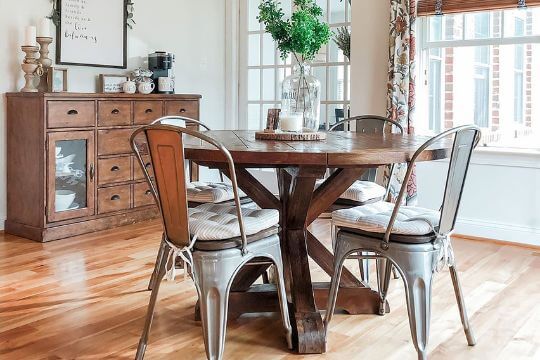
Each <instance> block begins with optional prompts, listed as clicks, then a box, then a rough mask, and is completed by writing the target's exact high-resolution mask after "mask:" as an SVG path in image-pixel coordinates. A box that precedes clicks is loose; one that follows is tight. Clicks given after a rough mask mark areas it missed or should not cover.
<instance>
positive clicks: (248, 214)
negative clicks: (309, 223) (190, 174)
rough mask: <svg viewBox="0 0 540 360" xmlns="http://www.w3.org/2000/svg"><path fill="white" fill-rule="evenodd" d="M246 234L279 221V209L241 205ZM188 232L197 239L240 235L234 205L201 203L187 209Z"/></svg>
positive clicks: (265, 228)
mask: <svg viewBox="0 0 540 360" xmlns="http://www.w3.org/2000/svg"><path fill="white" fill-rule="evenodd" d="M242 216H243V218H244V229H245V232H246V236H251V235H255V234H257V233H260V232H262V231H264V230H267V229H271V228H273V227H275V226H277V225H278V223H279V211H278V210H274V209H253V208H245V207H242ZM189 232H190V234H191V235H197V239H198V241H216V240H226V239H234V238H238V237H240V236H241V235H240V227H239V226H238V218H237V215H236V207H234V206H228V205H220V204H203V205H199V206H197V207H195V208H190V209H189Z"/></svg>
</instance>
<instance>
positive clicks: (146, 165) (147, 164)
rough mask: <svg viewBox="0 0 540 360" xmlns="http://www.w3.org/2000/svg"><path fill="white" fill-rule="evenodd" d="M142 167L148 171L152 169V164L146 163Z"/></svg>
mask: <svg viewBox="0 0 540 360" xmlns="http://www.w3.org/2000/svg"><path fill="white" fill-rule="evenodd" d="M144 167H145V168H146V169H150V168H151V167H152V164H151V163H146V164H145V165H144Z"/></svg>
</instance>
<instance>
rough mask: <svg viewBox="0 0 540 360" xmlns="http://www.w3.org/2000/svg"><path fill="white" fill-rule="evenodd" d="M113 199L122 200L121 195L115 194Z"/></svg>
mask: <svg viewBox="0 0 540 360" xmlns="http://www.w3.org/2000/svg"><path fill="white" fill-rule="evenodd" d="M111 200H112V201H116V200H120V195H113V196H112V197H111Z"/></svg>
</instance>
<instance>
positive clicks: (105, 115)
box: [98, 101, 131, 126]
mask: <svg viewBox="0 0 540 360" xmlns="http://www.w3.org/2000/svg"><path fill="white" fill-rule="evenodd" d="M98 125H99V126H115V125H131V101H99V102H98Z"/></svg>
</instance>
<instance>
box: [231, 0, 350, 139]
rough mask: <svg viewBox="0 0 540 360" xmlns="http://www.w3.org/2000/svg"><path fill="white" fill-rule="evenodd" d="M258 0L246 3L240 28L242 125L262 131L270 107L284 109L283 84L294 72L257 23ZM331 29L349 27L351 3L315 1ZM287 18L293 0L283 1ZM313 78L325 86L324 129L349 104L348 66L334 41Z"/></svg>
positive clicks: (324, 51)
mask: <svg viewBox="0 0 540 360" xmlns="http://www.w3.org/2000/svg"><path fill="white" fill-rule="evenodd" d="M259 4H260V0H242V7H241V22H240V23H241V26H240V48H241V50H240V58H241V64H240V101H239V104H240V114H239V115H240V121H239V123H240V126H241V127H242V128H247V129H255V130H259V129H263V128H264V127H265V125H266V115H267V113H268V109H271V108H279V107H280V106H281V82H282V81H283V79H284V78H285V77H286V76H288V75H290V74H291V71H292V66H293V61H294V60H293V59H292V58H291V57H289V58H288V59H287V60H285V61H283V60H281V58H280V54H279V52H278V51H277V49H276V46H275V43H274V41H273V40H272V38H271V36H270V35H269V34H266V33H265V32H264V29H263V26H262V25H261V24H259V22H258V21H257V16H258V13H259V11H258V7H259ZM317 4H318V5H319V6H320V7H321V8H322V9H323V12H324V15H323V16H324V17H325V20H326V21H327V22H328V23H329V24H330V27H331V30H332V31H333V32H335V31H336V29H337V28H339V27H342V26H347V27H350V22H351V12H350V4H349V2H348V1H341V0H317ZM281 5H282V7H283V9H284V10H285V16H290V14H291V13H292V0H281ZM312 75H314V76H315V77H316V78H317V79H318V80H319V81H320V82H321V122H320V123H321V127H323V128H325V127H326V128H327V127H328V126H330V124H333V123H335V122H336V121H339V120H341V119H343V118H344V117H345V114H346V113H347V112H348V108H349V103H350V95H349V94H350V87H349V76H350V69H349V62H348V60H347V59H346V58H345V56H344V55H343V53H342V52H341V50H340V49H339V48H338V47H337V45H336V44H335V43H334V42H333V41H332V40H331V41H330V42H329V43H328V45H327V46H325V47H323V48H322V49H321V51H320V52H319V54H318V55H317V57H316V59H315V61H314V62H313V64H312Z"/></svg>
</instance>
